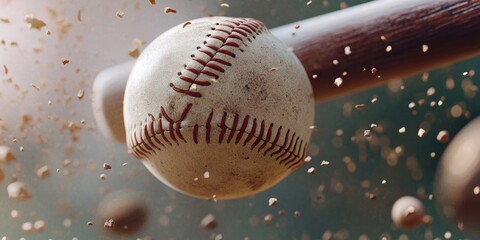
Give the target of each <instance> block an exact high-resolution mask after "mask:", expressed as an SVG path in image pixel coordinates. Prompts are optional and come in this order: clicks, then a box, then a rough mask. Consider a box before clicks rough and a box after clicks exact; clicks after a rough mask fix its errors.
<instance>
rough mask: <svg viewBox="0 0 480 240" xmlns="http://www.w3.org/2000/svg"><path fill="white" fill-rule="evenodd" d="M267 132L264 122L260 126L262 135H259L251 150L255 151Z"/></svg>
mask: <svg viewBox="0 0 480 240" xmlns="http://www.w3.org/2000/svg"><path fill="white" fill-rule="evenodd" d="M264 131H265V121H263V120H262V123H261V124H260V134H259V135H258V137H257V139H256V140H255V142H253V144H252V147H251V149H252V150H253V149H254V148H255V147H256V146H257V144H258V143H260V140H261V139H262V137H263V132H264Z"/></svg>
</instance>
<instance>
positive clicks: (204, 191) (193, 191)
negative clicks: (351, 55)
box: [124, 17, 314, 199]
mask: <svg viewBox="0 0 480 240" xmlns="http://www.w3.org/2000/svg"><path fill="white" fill-rule="evenodd" d="M124 118H125V119H124V121H125V129H126V137H127V145H128V148H129V152H130V153H131V154H132V155H133V156H134V157H136V158H138V159H141V160H142V162H143V163H144V164H145V166H146V167H147V168H148V169H149V170H150V172H152V173H153V174H154V175H155V176H156V177H157V178H158V179H160V180H161V181H162V182H163V183H165V184H167V185H168V186H170V187H172V188H174V189H176V190H178V191H180V192H182V193H185V194H187V195H190V196H194V197H198V198H203V199H212V198H215V199H233V198H240V197H245V196H249V195H253V194H255V193H258V192H261V191H264V190H266V189H268V188H270V187H272V186H274V185H275V184H277V183H278V182H280V181H281V180H282V179H284V178H285V177H286V176H288V175H289V174H290V173H291V172H293V171H294V170H295V169H297V168H299V167H301V166H302V164H303V162H304V161H303V160H304V158H305V157H306V152H307V146H308V142H309V139H310V135H311V129H310V126H311V125H313V121H314V98H313V91H312V87H311V85H310V81H309V79H308V76H307V74H306V72H305V70H304V68H303V66H302V65H301V63H300V62H299V60H298V59H297V57H296V56H295V55H294V54H293V53H292V52H291V51H289V50H288V48H287V46H285V45H284V44H283V43H282V42H281V41H280V40H278V39H277V38H275V37H274V36H273V35H272V34H271V33H270V32H269V31H268V29H267V28H266V27H265V25H264V24H263V23H261V22H260V21H257V20H254V19H249V18H228V17H210V18H201V19H197V20H193V21H191V25H189V26H188V27H186V28H183V27H182V25H178V26H176V27H174V28H172V29H170V30H169V31H167V32H165V33H163V34H162V35H160V36H159V37H158V38H157V39H155V40H154V41H153V42H152V43H151V44H150V45H149V46H148V47H147V48H146V49H145V51H143V53H142V55H141V56H140V58H139V59H138V61H137V63H136V64H135V66H134V68H133V70H132V72H131V74H130V77H129V80H128V83H127V87H126V89H125V99H124Z"/></svg>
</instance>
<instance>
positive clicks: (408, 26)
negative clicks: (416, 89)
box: [272, 0, 480, 101]
mask: <svg viewBox="0 0 480 240" xmlns="http://www.w3.org/2000/svg"><path fill="white" fill-rule="evenodd" d="M298 24H299V26H300V28H298V29H295V28H294V25H293V24H290V25H287V26H283V27H279V28H276V29H273V30H272V32H273V34H275V35H276V36H277V37H279V38H280V39H281V40H282V41H284V42H285V43H286V44H287V45H288V46H290V47H292V48H293V50H294V52H295V54H296V55H297V56H298V57H299V59H300V61H301V62H302V63H303V65H304V67H305V69H306V70H307V73H308V75H309V76H310V78H311V83H312V86H313V89H314V93H315V98H316V100H317V101H318V100H325V99H329V98H332V97H335V96H339V95H344V94H347V93H350V92H353V91H357V90H361V89H365V88H369V87H372V86H375V85H378V84H381V83H384V82H386V81H388V80H391V79H396V78H403V77H407V76H411V75H414V74H417V73H421V72H423V71H428V70H431V69H434V68H438V67H442V66H445V65H448V64H451V63H454V62H457V61H460V60H463V59H468V58H471V57H475V56H479V55H480V0H402V1H399V0H381V1H373V2H370V3H367V4H362V5H360V6H358V7H353V8H350V9H346V10H342V11H338V12H335V13H331V14H326V15H323V16H320V17H316V18H311V19H307V20H304V21H300V22H298ZM292 33H294V35H293V34H292ZM381 36H384V40H382V39H381ZM422 45H427V46H428V50H427V51H426V52H424V51H423V49H422ZM346 46H349V47H350V49H351V52H352V53H351V54H350V55H346V54H345V47H346ZM387 46H391V47H392V50H391V51H390V52H387V51H386V48H387ZM334 59H336V60H338V62H339V63H338V64H337V65H335V64H333V62H332V61H333V60H334ZM372 68H375V69H376V72H375V73H372ZM344 72H346V73H347V75H346V76H342V73H344ZM313 75H316V76H317V77H316V78H315V79H314V78H313V77H312V76H313ZM378 76H380V77H378ZM337 77H342V79H343V84H342V86H340V87H337V86H336V85H334V80H335V79H336V78H337Z"/></svg>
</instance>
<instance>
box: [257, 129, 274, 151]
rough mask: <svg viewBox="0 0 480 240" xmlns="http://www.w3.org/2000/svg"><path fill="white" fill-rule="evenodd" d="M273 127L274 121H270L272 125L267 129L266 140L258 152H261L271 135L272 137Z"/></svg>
mask: <svg viewBox="0 0 480 240" xmlns="http://www.w3.org/2000/svg"><path fill="white" fill-rule="evenodd" d="M272 127H273V123H270V127H269V128H268V131H267V137H266V138H265V141H264V142H263V144H262V145H261V146H260V147H259V148H258V150H257V152H260V151H261V150H262V149H263V148H264V147H265V146H266V145H267V143H268V142H269V141H270V137H272Z"/></svg>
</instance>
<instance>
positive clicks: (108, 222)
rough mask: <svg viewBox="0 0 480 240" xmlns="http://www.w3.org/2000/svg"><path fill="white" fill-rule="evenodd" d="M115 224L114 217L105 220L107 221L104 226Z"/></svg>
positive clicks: (109, 226)
mask: <svg viewBox="0 0 480 240" xmlns="http://www.w3.org/2000/svg"><path fill="white" fill-rule="evenodd" d="M114 225H115V221H114V220H113V219H108V220H107V221H105V223H104V224H103V227H104V228H113V226H114Z"/></svg>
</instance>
